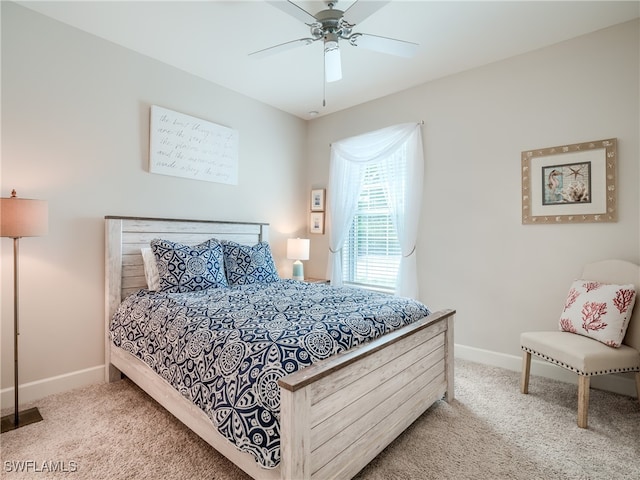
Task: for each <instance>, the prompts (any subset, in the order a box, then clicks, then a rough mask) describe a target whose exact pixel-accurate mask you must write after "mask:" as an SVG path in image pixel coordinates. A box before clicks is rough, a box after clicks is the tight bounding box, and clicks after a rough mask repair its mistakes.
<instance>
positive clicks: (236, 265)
mask: <svg viewBox="0 0 640 480" xmlns="http://www.w3.org/2000/svg"><path fill="white" fill-rule="evenodd" d="M222 247H223V248H224V269H225V271H226V273H227V280H228V282H229V285H249V284H252V283H270V282H275V281H278V280H280V277H279V276H278V270H277V269H276V264H275V263H274V261H273V256H272V255H271V248H270V247H269V244H268V243H267V242H260V243H256V244H255V245H253V246H248V245H240V244H239V243H236V242H231V241H228V240H222Z"/></svg>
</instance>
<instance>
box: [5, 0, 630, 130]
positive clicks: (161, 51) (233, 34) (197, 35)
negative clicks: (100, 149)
mask: <svg viewBox="0 0 640 480" xmlns="http://www.w3.org/2000/svg"><path fill="white" fill-rule="evenodd" d="M360 1H370V0H360ZM17 3H19V4H21V5H23V6H26V7H28V8H30V9H32V10H35V11H38V12H40V13H42V14H45V15H47V16H50V17H52V18H55V19H57V20H59V21H61V22H64V23H67V24H69V25H72V26H75V27H77V28H79V29H81V30H85V31H87V32H90V33H92V34H94V35H97V36H99V37H102V38H105V39H107V40H110V41H112V42H114V43H116V44H119V45H122V46H124V47H127V48H129V49H131V50H134V51H136V52H139V53H142V54H144V55H147V56H149V57H152V58H155V59H157V60H160V61H162V62H164V63H167V64H170V65H173V66H175V67H178V68H180V69H182V70H185V71H187V72H190V73H192V74H195V75H197V76H200V77H202V78H205V79H207V80H210V81H212V82H214V83H217V84H219V85H222V86H224V87H227V88H229V89H231V90H234V91H237V92H240V93H242V94H244V95H247V96H249V97H252V98H254V99H257V100H260V101H261V102H264V103H267V104H269V105H272V106H274V107H277V108H279V109H281V110H284V111H286V112H289V113H292V114H294V115H297V116H299V117H301V118H304V119H309V118H312V115H311V114H310V112H312V111H316V112H318V114H319V115H325V114H327V113H331V112H335V111H338V110H342V109H345V108H348V107H351V106H354V105H357V104H360V103H364V102H367V101H369V100H372V99H375V98H379V97H382V96H385V95H389V94H391V93H394V92H398V91H400V90H404V89H406V88H409V87H412V86H415V85H419V84H421V83H424V82H427V81H430V80H434V79H437V78H441V77H444V76H447V75H451V74H453V73H456V72H460V71H463V70H467V69H470V68H474V67H477V66H480V65H484V64H487V63H491V62H495V61H497V60H501V59H504V58H507V57H510V56H513V55H518V54H521V53H524V52H528V51H532V50H536V49H538V48H541V47H544V46H547V45H551V44H554V43H557V42H561V41H563V40H566V39H569V38H573V37H576V36H579V35H582V34H585V33H588V32H592V31H595V30H599V29H602V28H605V27H608V26H611V25H615V24H617V23H622V22H625V21H627V20H631V19H633V18H637V17H638V16H640V1H620V2H618V1H568V2H560V1H529V2H526V1H511V2H484V1H470V2H458V1H399V0H394V1H392V2H391V3H389V4H387V5H385V6H384V7H382V8H381V9H380V10H378V11H377V12H376V13H374V14H372V15H371V16H370V17H368V18H367V19H365V20H364V21H362V22H361V23H360V24H359V25H357V26H356V28H355V29H354V31H356V32H362V33H370V34H375V35H381V36H386V37H392V38H398V39H401V40H407V41H411V42H416V43H419V44H420V48H419V51H418V54H417V55H416V56H415V57H413V58H411V59H405V58H400V57H394V56H390V55H386V54H383V53H377V52H372V51H367V50H364V49H361V48H357V47H353V46H351V45H348V44H345V42H342V43H341V46H342V47H341V52H342V64H343V65H342V73H343V79H342V80H341V81H339V82H334V83H328V84H326V91H325V92H323V89H324V88H325V85H324V81H323V51H322V45H321V42H316V43H313V44H311V45H309V46H302V47H299V48H296V49H293V50H289V51H286V52H281V53H278V54H276V55H272V56H269V57H266V58H261V59H256V58H254V57H249V56H248V54H249V53H251V52H254V51H256V50H260V49H263V48H266V47H270V46H273V45H276V44H279V43H284V42H287V41H290V40H296V39H298V38H302V37H307V36H309V35H308V34H309V29H308V27H307V26H306V25H304V24H303V23H302V22H300V21H299V20H296V19H295V18H293V17H291V16H289V15H287V14H286V13H284V12H282V11H281V10H279V9H277V8H275V7H274V6H272V5H269V4H267V3H265V2H264V1H259V0H254V1H239V0H236V1H194V2H187V1H135V2H133V1H102V2H89V1H72V2H58V1H43V2H40V1H20V2H17ZM296 3H297V4H298V5H299V6H301V7H302V8H304V9H305V10H307V11H308V12H310V13H312V14H315V13H316V12H317V11H319V10H322V9H324V8H326V3H325V2H321V1H304V0H300V1H297V2H296ZM351 3H353V0H340V1H339V2H338V5H337V8H340V9H342V10H346V9H347V8H348V6H350V5H351ZM346 18H347V19H348V17H346ZM323 98H326V106H325V107H323V105H322V103H323Z"/></svg>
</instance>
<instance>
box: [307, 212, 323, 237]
mask: <svg viewBox="0 0 640 480" xmlns="http://www.w3.org/2000/svg"><path fill="white" fill-rule="evenodd" d="M309 232H311V233H321V234H322V233H324V212H311V216H310V218H309Z"/></svg>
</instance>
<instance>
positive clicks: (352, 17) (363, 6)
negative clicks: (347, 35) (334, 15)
mask: <svg viewBox="0 0 640 480" xmlns="http://www.w3.org/2000/svg"><path fill="white" fill-rule="evenodd" d="M390 1H391V0H377V1H373V2H372V1H367V2H363V1H357V0H356V1H355V2H354V3H352V4H351V6H350V7H349V8H347V9H346V10H345V12H344V18H345V19H346V20H347V21H348V22H349V23H350V24H353V25H355V24H358V23H360V22H361V21H363V20H364V19H365V18H367V17H368V16H369V15H372V14H374V13H375V12H377V11H378V10H380V9H381V8H382V7H384V6H385V5H386V4H387V3H389V2H390Z"/></svg>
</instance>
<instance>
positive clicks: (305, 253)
mask: <svg viewBox="0 0 640 480" xmlns="http://www.w3.org/2000/svg"><path fill="white" fill-rule="evenodd" d="M287 258H288V259H289V260H295V262H293V277H292V278H293V279H294V280H304V267H303V266H302V262H301V260H309V239H308V238H289V239H288V240H287Z"/></svg>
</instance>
